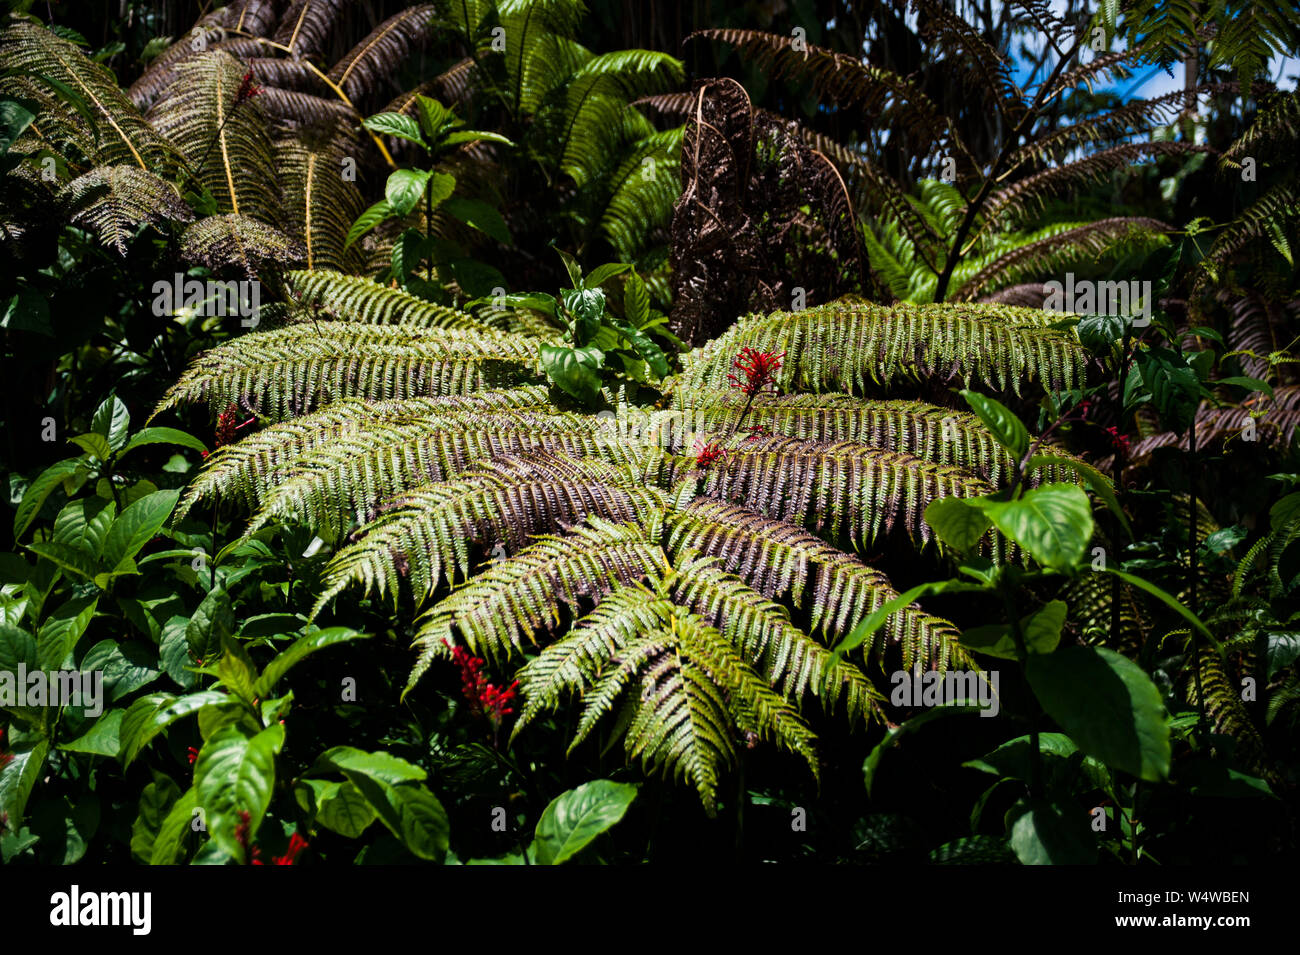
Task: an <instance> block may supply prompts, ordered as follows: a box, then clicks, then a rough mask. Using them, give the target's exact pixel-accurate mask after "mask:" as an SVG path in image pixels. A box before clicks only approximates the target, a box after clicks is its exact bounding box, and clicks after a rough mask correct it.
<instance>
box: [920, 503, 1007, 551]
mask: <svg viewBox="0 0 1300 955" xmlns="http://www.w3.org/2000/svg"><path fill="white" fill-rule="evenodd" d="M925 522H926V523H927V524H929V525H930V527H931V528H933V529H934V533H935V534H936V535H937V536H938V538H939V540H941V541H943V543H945V544H947V545H948V546H949V547H951V548H952V549H953V550H955V551H956V552H957V553H959V554H964V553H968V552H970V551H972V550H974V549H975V545H976V544H978V543H979V540H980V538H981V537H983V536H984V535H985V534H986V533H987V532H988V529H989V527H990V525H991V524H992V522H991V521H990V520H989V519H988V517H987V516H986V515H985V514H984V512H983V511H981V510H980V509H979V508H978V507H972V506H971V505H970V504H968V503H966V501H965V500H963V499H962V498H959V497H940V498H935V499H934V500H933V501H931V502H930V504H929V506H927V507H926V509H925Z"/></svg>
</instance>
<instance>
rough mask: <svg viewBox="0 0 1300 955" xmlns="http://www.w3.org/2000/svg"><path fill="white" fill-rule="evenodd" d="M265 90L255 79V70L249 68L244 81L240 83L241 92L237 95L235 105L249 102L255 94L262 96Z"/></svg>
mask: <svg viewBox="0 0 1300 955" xmlns="http://www.w3.org/2000/svg"><path fill="white" fill-rule="evenodd" d="M265 92H266V90H264V89H262V87H260V86H258V85H257V83H255V82H254V81H253V71H252V70H249V71H248V72H247V73H245V74H244V79H243V82H241V83H240V84H239V92H238V93H237V94H236V95H235V105H236V106H238V105H239V104H240V103H244V102H247V101H248V100H250V99H252V98H253V97H254V96H261V95H262V94H263V93H265Z"/></svg>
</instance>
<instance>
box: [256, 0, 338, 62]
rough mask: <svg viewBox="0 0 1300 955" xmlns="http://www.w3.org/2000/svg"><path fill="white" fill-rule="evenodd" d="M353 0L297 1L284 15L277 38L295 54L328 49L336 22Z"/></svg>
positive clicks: (307, 55)
mask: <svg viewBox="0 0 1300 955" xmlns="http://www.w3.org/2000/svg"><path fill="white" fill-rule="evenodd" d="M352 2H353V0H293V2H292V3H290V4H289V7H288V9H287V10H285V11H284V15H283V16H281V17H280V23H279V26H278V27H277V28H276V31H275V37H274V40H275V42H276V43H278V44H279V45H280V46H283V47H288V48H289V55H290V56H293V57H313V56H319V55H321V54H322V53H324V52H325V44H326V43H327V42H328V41H329V38H330V34H331V32H332V31H333V29H334V23H335V22H336V21H337V20H338V17H339V14H340V13H342V12H343V10H344V8H346V7H348V6H350V5H351V4H352Z"/></svg>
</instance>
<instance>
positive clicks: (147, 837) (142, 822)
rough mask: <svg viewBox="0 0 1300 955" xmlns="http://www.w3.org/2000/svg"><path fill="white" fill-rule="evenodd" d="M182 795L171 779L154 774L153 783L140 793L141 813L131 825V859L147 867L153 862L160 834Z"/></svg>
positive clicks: (138, 813) (160, 774)
mask: <svg viewBox="0 0 1300 955" xmlns="http://www.w3.org/2000/svg"><path fill="white" fill-rule="evenodd" d="M180 795H181V790H180V787H179V786H177V785H176V784H175V783H174V782H172V781H171V779H170V778H169V777H167V776H164V775H163V774H162V773H154V777H153V782H151V783H150V784H149V785H147V786H145V787H144V790H143V791H142V792H141V793H140V806H139V811H138V812H137V813H136V817H135V822H134V823H132V824H131V858H133V859H135V860H136V861H137V862H141V863H143V864H145V865H148V864H149V863H150V862H151V861H152V860H153V847H154V843H155V841H157V839H158V833H159V831H160V830H161V829H162V825H163V821H164V820H165V819H166V818H167V815H168V813H169V812H170V811H171V808H172V806H174V805H175V804H176V800H177V799H179V798H180Z"/></svg>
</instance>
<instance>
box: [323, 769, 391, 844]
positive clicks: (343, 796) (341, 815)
mask: <svg viewBox="0 0 1300 955" xmlns="http://www.w3.org/2000/svg"><path fill="white" fill-rule="evenodd" d="M376 815H377V814H376V813H375V809H374V807H373V806H371V805H370V803H369V802H368V801H367V800H366V797H365V796H363V795H362V794H361V790H359V789H357V787H356V786H354V785H353V784H352V783H351V782H349V781H346V780H345V781H344V782H341V783H326V784H325V789H324V791H323V792H322V793H321V794H320V795H319V796H318V797H317V800H316V821H317V822H318V823H320V824H321V825H322V826H324V827H325V828H326V829H332V830H334V831H335V832H337V833H338V834H339V835H341V836H346V837H347V838H349V839H356V838H357V837H359V836H360V835H361V833H363V832H364V831H365V830H366V829H367V827H369V825H370V824H371V823H372V822H374V821H375V818H376Z"/></svg>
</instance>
